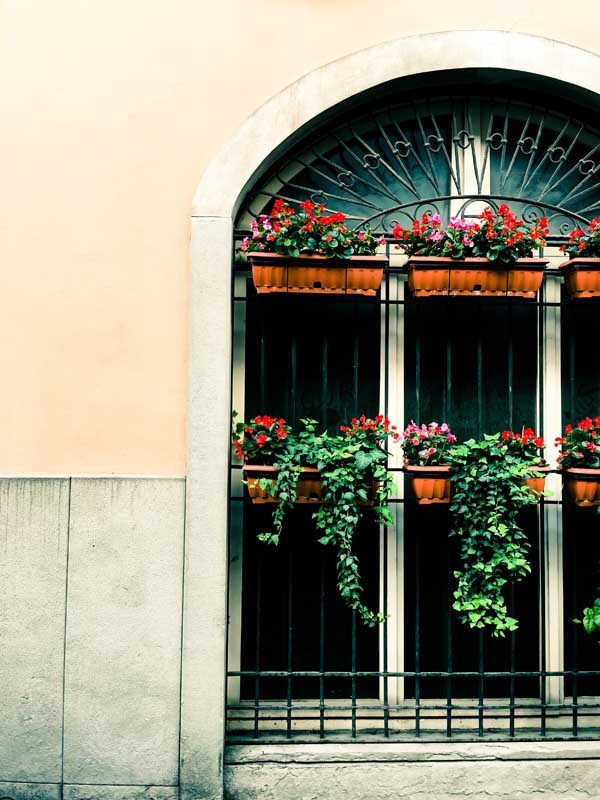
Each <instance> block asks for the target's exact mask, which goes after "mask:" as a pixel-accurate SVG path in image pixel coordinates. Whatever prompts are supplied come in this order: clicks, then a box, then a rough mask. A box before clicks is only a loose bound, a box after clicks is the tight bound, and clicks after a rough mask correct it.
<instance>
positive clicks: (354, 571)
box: [258, 420, 394, 627]
mask: <svg viewBox="0 0 600 800" xmlns="http://www.w3.org/2000/svg"><path fill="white" fill-rule="evenodd" d="M301 421H302V423H303V425H304V430H303V431H302V432H300V433H299V434H297V435H296V436H294V437H293V439H292V437H290V440H289V441H288V448H287V451H286V452H285V453H284V454H283V455H281V456H279V457H278V460H277V466H278V467H279V472H278V476H277V479H276V481H275V483H274V485H272V486H270V488H269V491H270V492H271V494H272V495H273V496H274V497H277V498H279V500H280V502H279V503H278V504H277V506H276V507H275V509H274V511H273V530H272V531H269V532H263V533H260V534H259V535H258V538H259V539H260V540H261V541H263V542H267V543H269V544H278V543H279V539H280V536H281V533H282V531H283V526H284V522H285V518H286V516H287V513H288V512H289V511H290V510H291V509H292V508H293V505H294V501H295V500H296V482H297V478H298V474H299V472H300V470H301V468H302V466H312V467H316V468H317V469H318V470H319V472H320V473H321V478H322V482H323V490H324V503H323V504H322V505H319V507H318V508H317V510H316V511H315V512H314V513H313V515H312V518H313V519H314V521H315V523H316V527H317V530H318V532H319V534H320V538H319V542H320V543H321V544H323V545H329V546H331V547H333V548H334V549H335V552H336V570H337V586H338V590H339V593H340V595H341V597H342V598H343V599H344V601H345V603H346V605H347V606H348V607H349V608H351V609H352V610H354V611H356V612H357V614H358V616H359V618H360V619H361V620H362V622H363V623H364V624H365V625H368V626H370V627H373V626H374V625H376V624H377V623H378V622H383V621H384V620H385V616H384V614H383V613H382V612H380V611H378V612H374V611H371V610H370V609H369V608H367V606H366V605H365V604H364V603H363V601H362V593H363V587H362V584H361V580H360V573H359V565H358V559H357V557H356V555H355V553H354V552H353V549H352V544H353V538H354V534H355V532H356V528H357V525H358V523H359V520H360V519H361V517H362V516H363V515H364V513H365V512H366V511H372V513H373V516H374V518H375V521H376V522H378V523H380V524H383V525H391V524H392V523H393V518H392V513H391V510H390V506H389V502H388V498H389V495H390V493H391V491H392V490H393V487H394V483H393V479H392V477H391V474H390V473H389V472H388V470H387V455H388V454H387V452H386V451H385V450H383V449H382V448H381V447H380V446H377V445H375V442H374V438H373V436H371V435H369V434H366V433H364V434H363V433H362V432H360V431H359V432H355V435H354V436H351V437H350V438H349V437H348V436H342V435H336V436H331V435H329V434H328V433H327V432H323V433H317V432H316V426H317V424H318V423H317V422H316V421H315V420H301ZM374 482H375V483H376V485H377V488H376V490H375V498H374V499H375V502H374V505H373V506H372V507H368V506H366V505H364V503H365V502H367V501H368V500H369V499H370V498H371V499H372V497H373V488H372V487H373V484H374Z"/></svg>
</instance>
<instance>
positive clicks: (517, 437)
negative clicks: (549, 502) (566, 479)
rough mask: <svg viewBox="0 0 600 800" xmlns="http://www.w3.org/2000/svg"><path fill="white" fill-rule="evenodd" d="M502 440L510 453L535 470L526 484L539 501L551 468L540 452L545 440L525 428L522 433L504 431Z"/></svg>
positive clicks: (526, 479)
mask: <svg viewBox="0 0 600 800" xmlns="http://www.w3.org/2000/svg"><path fill="white" fill-rule="evenodd" d="M500 438H501V440H502V442H504V443H505V446H506V448H507V451H508V452H510V453H513V454H514V455H516V456H517V457H519V458H521V459H522V461H523V462H524V463H525V464H528V465H529V466H530V467H531V468H532V469H535V472H532V473H531V476H530V477H528V478H525V481H524V483H525V485H526V486H527V487H529V490H530V491H531V492H533V493H534V494H535V496H536V498H537V499H538V500H539V498H540V497H541V496H542V495H543V494H544V489H545V486H546V475H547V474H548V472H550V466H549V465H548V463H547V462H546V461H545V460H544V458H543V456H542V455H540V450H541V449H542V448H543V447H544V439H543V438H542V437H541V436H537V435H536V433H535V432H534V430H533V428H523V430H522V431H521V433H518V432H516V431H503V432H502V433H501V434H500Z"/></svg>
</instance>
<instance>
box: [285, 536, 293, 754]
mask: <svg viewBox="0 0 600 800" xmlns="http://www.w3.org/2000/svg"><path fill="white" fill-rule="evenodd" d="M293 579H294V561H293V553H292V546H291V545H290V551H289V556H288V607H287V623H288V636H287V670H288V673H290V672H291V671H292V665H293V660H292V642H293V636H292V611H293V604H292V603H293ZM286 736H287V738H288V739H290V738H291V736H292V679H291V677H290V676H289V675H288V678H287V724H286Z"/></svg>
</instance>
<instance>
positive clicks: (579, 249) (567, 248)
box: [560, 217, 600, 258]
mask: <svg viewBox="0 0 600 800" xmlns="http://www.w3.org/2000/svg"><path fill="white" fill-rule="evenodd" d="M560 249H561V250H562V251H563V252H564V253H566V254H567V255H568V256H570V257H571V258H577V257H578V256H579V257H580V258H581V257H587V258H600V217H594V219H593V220H592V221H591V222H590V224H589V225H588V227H587V232H586V231H584V230H583V228H575V230H573V231H571V234H570V235H569V241H568V242H567V243H566V244H563V245H561V247H560Z"/></svg>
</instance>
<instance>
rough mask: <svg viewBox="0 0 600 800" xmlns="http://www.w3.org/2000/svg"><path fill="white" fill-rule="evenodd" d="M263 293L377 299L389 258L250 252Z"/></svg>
mask: <svg viewBox="0 0 600 800" xmlns="http://www.w3.org/2000/svg"><path fill="white" fill-rule="evenodd" d="M248 260H249V261H250V263H251V264H252V280H253V282H254V286H255V287H256V291H257V292H258V293H259V294H271V293H273V292H285V293H289V294H348V295H364V296H365V297H374V296H375V295H376V294H377V291H378V290H379V288H380V286H381V280H382V278H383V270H384V267H386V266H387V264H388V263H389V261H388V259H387V258H386V257H385V256H352V257H351V258H339V259H338V258H326V257H325V256H314V255H302V256H298V258H291V257H290V256H282V255H279V253H248Z"/></svg>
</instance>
